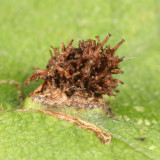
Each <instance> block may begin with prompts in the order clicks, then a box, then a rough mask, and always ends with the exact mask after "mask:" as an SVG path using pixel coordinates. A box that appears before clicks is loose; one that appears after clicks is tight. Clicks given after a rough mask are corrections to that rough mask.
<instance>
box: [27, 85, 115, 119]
mask: <svg viewBox="0 0 160 160" xmlns="http://www.w3.org/2000/svg"><path fill="white" fill-rule="evenodd" d="M42 87H43V85H41V86H39V87H38V88H37V89H36V90H35V91H33V92H32V93H31V94H30V98H31V99H32V100H33V101H34V102H38V103H41V104H44V105H47V106H48V107H49V108H54V107H64V106H67V107H74V108H76V109H77V110H79V109H84V110H90V109H94V108H101V109H102V110H103V111H104V112H105V113H106V115H107V117H113V116H114V115H113V113H112V110H111V108H110V107H109V104H108V103H107V102H106V101H105V99H104V98H101V97H97V98H96V97H94V96H92V97H91V96H90V97H89V96H87V95H86V96H80V95H76V94H74V95H72V96H71V97H67V96H66V94H65V93H63V92H62V91H61V90H60V89H58V88H56V89H53V88H52V89H51V88H49V89H46V90H44V91H43V92H42V93H41V92H40V90H41V88H42Z"/></svg>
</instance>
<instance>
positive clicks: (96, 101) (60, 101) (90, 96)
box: [25, 34, 124, 108]
mask: <svg viewBox="0 0 160 160" xmlns="http://www.w3.org/2000/svg"><path fill="white" fill-rule="evenodd" d="M110 36H111V35H110V34H108V35H107V36H106V38H105V39H104V40H103V41H102V42H100V39H99V36H96V38H97V41H96V40H93V39H88V40H86V41H79V43H78V47H74V46H73V45H72V43H73V40H71V41H70V43H69V45H68V46H67V47H66V46H65V45H64V43H62V47H61V53H60V51H59V48H54V47H52V46H51V47H52V49H53V51H54V56H53V53H52V51H51V50H50V54H51V58H50V60H49V61H48V64H47V66H46V69H40V68H35V70H36V72H35V73H33V75H32V76H31V77H29V78H28V80H27V81H26V82H25V85H28V84H29V83H30V82H31V81H37V80H38V79H43V84H42V85H41V86H39V87H38V89H36V90H35V91H34V92H32V93H31V97H32V98H33V99H34V100H35V101H39V102H41V103H44V104H48V105H50V106H54V105H66V106H73V107H74V106H75V107H78V108H85V107H87V106H88V107H91V108H93V107H95V106H105V105H106V104H105V102H104V100H103V98H102V95H103V94H107V95H108V96H113V95H114V93H113V91H115V92H119V90H117V89H116V87H117V85H118V83H122V84H123V82H122V81H120V80H118V79H116V78H113V74H119V73H123V72H122V71H121V70H120V68H119V62H121V61H123V59H124V57H121V58H119V57H118V56H116V55H115V52H116V50H117V49H118V47H119V46H120V45H121V44H122V43H123V42H124V40H121V41H120V42H119V43H118V44H117V45H116V46H115V47H113V48H111V47H110V45H106V46H105V44H106V42H107V41H108V40H109V38H110Z"/></svg>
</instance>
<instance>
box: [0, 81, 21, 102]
mask: <svg viewBox="0 0 160 160" xmlns="http://www.w3.org/2000/svg"><path fill="white" fill-rule="evenodd" d="M3 83H7V84H11V85H14V86H16V87H17V89H18V90H17V94H18V99H19V100H20V101H22V84H21V83H20V82H17V81H15V80H0V84H3Z"/></svg>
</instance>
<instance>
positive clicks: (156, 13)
mask: <svg viewBox="0 0 160 160" xmlns="http://www.w3.org/2000/svg"><path fill="white" fill-rule="evenodd" d="M108 33H111V34H112V37H111V39H110V40H109V41H108V44H110V45H111V46H112V47H113V46H115V45H116V44H117V43H118V42H119V41H120V40H121V39H122V38H124V39H125V40H126V41H125V43H124V44H123V45H122V46H121V47H120V48H119V49H118V51H117V55H119V56H120V57H121V56H125V57H126V59H125V61H124V62H122V63H121V68H122V70H123V71H124V74H123V75H118V76H116V77H117V78H119V79H121V80H122V81H124V82H125V84H124V85H120V86H119V87H118V88H119V89H120V91H121V92H120V93H118V94H117V96H116V98H109V99H108V100H109V101H110V103H111V108H112V109H113V112H114V113H115V114H116V115H117V117H119V118H120V119H119V120H120V121H123V122H124V124H125V122H127V123H128V122H130V123H132V124H133V125H135V126H136V127H137V125H138V126H139V128H142V126H143V127H146V126H147V127H146V128H147V129H146V132H147V135H150V136H151V137H152V136H153V137H152V138H151V139H152V140H151V141H149V142H148V144H143V145H141V144H140V145H139V144H137V146H138V147H140V148H142V150H143V152H144V153H146V155H147V157H143V156H142V157H137V158H136V159H138V158H139V159H147V158H149V159H158V158H159V156H160V151H159V150H160V146H159V144H160V143H158V142H160V133H159V131H160V128H159V122H160V116H159V114H160V85H159V82H160V76H159V75H160V53H159V50H160V42H159V38H160V1H158V0H117V1H113V0H94V1H93V0H86V1H84V0H45V1H42V0H21V1H17V0H0V80H2V79H5V80H6V79H7V80H10V79H13V80H16V81H18V82H24V81H25V80H26V79H27V78H28V77H29V76H30V75H31V74H32V72H33V70H32V68H33V67H40V68H45V65H46V63H47V61H48V59H49V57H50V55H49V52H48V50H49V48H50V45H53V46H55V47H58V46H60V45H61V42H62V41H63V42H64V43H65V44H67V43H68V42H69V41H70V40H71V39H74V40H75V42H74V44H75V45H76V44H77V42H78V40H81V39H88V38H95V36H96V35H99V36H100V39H101V40H103V39H104V38H105V36H106V35H107V34H108ZM40 83H41V82H39V83H34V82H33V83H31V84H30V85H29V86H28V87H23V98H25V97H26V96H27V95H28V94H29V92H31V91H33V90H34V89H35V88H36V87H37V86H38V85H39V84H40ZM0 105H1V108H3V110H5V111H7V110H13V109H17V107H18V106H19V105H20V102H19V100H18V99H17V88H16V87H14V86H11V85H8V84H0ZM11 115H12V114H10V113H1V116H2V117H4V119H5V120H7V119H8V118H7V116H9V117H10V118H11V120H10V121H12V116H11ZM14 116H15V117H16V115H15V114H13V117H14ZM28 116H31V115H30V114H29V115H28ZM35 117H36V116H35ZM21 118H22V119H23V115H21ZM39 118H40V117H39ZM13 119H14V118H13ZM24 121H25V120H24ZM15 123H18V121H16V122H15ZM27 123H29V122H27ZM59 123H60V122H59ZM34 125H35V126H36V125H37V127H38V126H39V125H40V122H37V124H34ZM0 126H1V124H0ZM11 126H12V127H13V128H12V129H13V132H15V134H16V129H15V130H14V125H11ZM15 126H16V125H15ZM17 126H18V124H17ZM114 126H115V124H114V121H113V123H111V130H112V128H114ZM2 127H4V129H5V124H4V126H3V124H2ZM124 127H125V126H124ZM15 128H16V127H15ZM133 128H134V127H133ZM9 129H10V128H9ZM42 130H43V129H42ZM68 130H69V129H68ZM115 130H116V129H115ZM117 130H118V128H117ZM71 131H72V130H71ZM151 131H152V132H151ZM3 132H4V133H2V134H3V135H4V137H6V136H5V135H7V134H8V132H6V131H5V130H4V131H3ZM68 132H69V131H68ZM115 132H116V131H115ZM124 132H125V131H124ZM130 132H132V131H130ZM138 133H139V132H138ZM151 133H154V134H153V135H151ZM8 136H9V135H8ZM51 136H53V137H54V135H51ZM142 136H143V134H142ZM144 136H145V134H144ZM2 137H3V136H2V135H0V139H1V138H2ZM4 137H3V138H2V139H4ZM13 137H14V136H13ZM13 137H12V138H13ZM53 137H52V138H53ZM124 137H125V135H124ZM12 138H11V139H10V140H9V141H8V139H6V142H5V143H4V145H6V143H10V142H11V141H12ZM17 138H18V137H17ZM147 138H148V137H147ZM82 142H83V141H82ZM155 142H157V143H156V144H155V145H154V143H155ZM20 143H23V140H22V141H20ZM44 143H45V142H44ZM72 143H73V144H72V145H73V146H74V142H72ZM97 143H98V142H97ZM123 143H124V142H123ZM129 143H130V142H129ZM140 143H142V142H140ZM146 143H147V142H146ZM14 144H15V142H14V143H13V146H14ZM117 144H121V142H117V141H116V140H115V144H114V143H113V144H112V145H114V146H115V145H117ZM45 145H46V146H47V144H46V143H45ZM99 145H100V144H99ZM48 146H49V145H48ZM51 146H52V145H51ZM51 146H50V147H51ZM117 146H118V145H117ZM81 147H82V146H80V148H81ZM95 147H96V146H95ZM149 147H150V148H151V149H150V148H149ZM2 148H3V146H2ZM11 148H12V147H11ZM51 148H52V147H51ZM84 148H85V147H84ZM91 148H92V147H91ZM102 148H103V147H102ZM111 148H112V149H111ZM115 148H116V147H115ZM124 148H125V147H124ZM126 148H127V147H126ZM144 148H145V149H144ZM86 149H88V148H86ZM92 149H93V148H92ZM17 150H18V148H17ZM93 150H94V149H93ZM93 150H92V151H93ZM108 150H109V152H113V153H114V152H116V150H117V149H113V146H112V147H111V146H109V147H108ZM112 150H115V151H112ZM82 151H83V149H79V152H80V153H82ZM124 151H126V153H128V149H126V150H125V149H124ZM42 152H43V149H42ZM119 152H120V151H117V152H116V153H115V157H114V156H113V155H112V153H111V155H112V156H111V159H116V158H117V157H119V156H116V154H118V153H119ZM136 152H137V151H136ZM0 153H1V151H0ZM4 153H5V150H4ZM31 153H32V152H31ZM40 153H41V152H40ZM51 153H52V152H51ZM99 153H100V154H99V157H98V155H96V149H95V153H94V154H95V155H96V157H97V159H99V158H101V159H103V158H104V157H105V156H106V155H105V153H102V152H99ZM126 153H125V154H123V153H122V159H125V156H123V155H126ZM8 154H9V153H8ZM19 154H20V153H19ZM63 154H64V155H63ZM63 154H62V155H63V156H62V155H61V154H60V155H61V156H62V157H61V156H60V157H61V159H63V158H64V157H65V153H63ZM94 154H93V155H94ZM138 154H139V153H138ZM140 154H141V152H140ZM71 155H74V153H72V154H71ZM88 155H90V153H88ZM88 155H87V154H86V157H87V156H88ZM109 155H110V154H109V153H108V155H107V156H108V157H110V156H109ZM133 155H136V154H135V153H134V152H133ZM144 155H145V154H144ZM22 157H23V156H22ZM53 157H54V156H53ZM53 157H52V156H51V157H50V158H51V159H53ZM80 157H81V156H80V155H79V156H75V157H74V158H73V159H81V158H82V157H81V158H80ZM93 157H94V156H93ZM93 157H92V158H93ZM23 158H24V157H23ZM46 158H48V157H47V156H46ZM2 159H3V158H2ZM8 159H9V157H8ZM11 159H12V158H11ZM24 159H25V158H24ZM33 159H34V158H33ZM42 159H43V156H42ZM84 159H85V158H84ZM104 159H105V158H104ZM126 159H127V158H126Z"/></svg>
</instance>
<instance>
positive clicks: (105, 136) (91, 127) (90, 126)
mask: <svg viewBox="0 0 160 160" xmlns="http://www.w3.org/2000/svg"><path fill="white" fill-rule="evenodd" d="M39 111H40V112H43V113H45V114H48V115H51V116H54V117H56V118H59V119H62V120H66V121H68V122H70V123H74V124H76V125H78V126H79V127H81V128H84V129H86V130H89V131H92V132H93V133H95V135H96V136H97V138H99V140H100V141H101V142H102V143H105V144H110V143H111V135H110V134H108V133H106V132H103V131H101V130H100V129H99V128H98V127H96V126H95V125H94V124H91V123H88V122H85V121H83V120H81V119H78V118H76V117H73V116H70V115H68V114H64V113H60V112H52V111H47V110H39Z"/></svg>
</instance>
